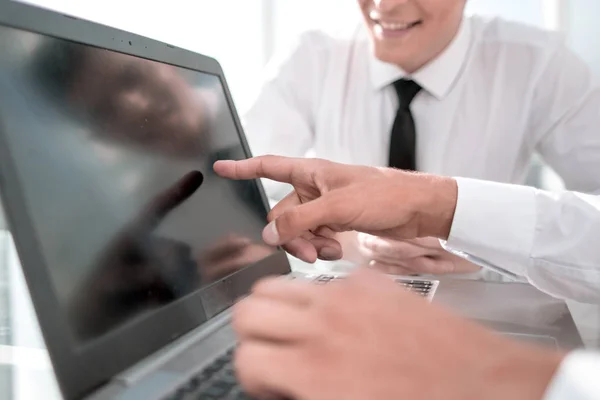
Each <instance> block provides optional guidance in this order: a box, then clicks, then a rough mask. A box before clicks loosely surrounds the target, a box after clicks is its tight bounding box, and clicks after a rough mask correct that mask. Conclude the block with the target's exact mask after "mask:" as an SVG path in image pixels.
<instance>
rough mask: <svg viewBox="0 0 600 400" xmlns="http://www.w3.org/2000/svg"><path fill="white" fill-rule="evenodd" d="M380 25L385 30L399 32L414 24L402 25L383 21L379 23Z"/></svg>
mask: <svg viewBox="0 0 600 400" xmlns="http://www.w3.org/2000/svg"><path fill="white" fill-rule="evenodd" d="M379 25H381V27H382V28H383V29H389V30H395V31H399V30H402V29H407V28H408V27H410V26H411V25H412V24H406V23H400V22H383V21H379Z"/></svg>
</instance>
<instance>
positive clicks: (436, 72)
mask: <svg viewBox="0 0 600 400" xmlns="http://www.w3.org/2000/svg"><path fill="white" fill-rule="evenodd" d="M470 44H471V24H470V21H469V19H468V18H464V19H463V22H462V23H461V25H460V28H459V30H458V33H457V34H456V36H455V37H454V39H453V40H452V42H450V45H449V46H448V47H446V49H445V50H444V51H443V52H442V53H441V54H440V55H438V56H437V58H435V59H433V60H432V61H431V62H429V63H428V64H426V65H425V66H423V67H422V68H421V69H419V70H418V71H416V72H415V73H413V74H412V75H409V74H407V73H406V72H405V71H403V70H402V69H401V68H400V67H398V66H396V65H393V64H388V63H385V62H383V61H380V60H378V59H377V58H376V57H375V56H374V55H373V54H374V53H373V51H371V52H370V54H371V56H370V60H371V62H370V64H371V81H372V83H373V87H374V89H375V90H381V89H383V88H385V87H387V86H389V85H391V84H392V83H393V82H395V81H397V80H398V79H401V78H410V79H412V80H414V81H415V82H417V83H418V84H419V85H421V87H422V88H423V89H425V90H426V91H427V92H429V93H431V94H432V95H434V96H435V97H436V98H437V99H442V98H444V97H445V96H446V94H447V93H448V92H449V91H450V88H451V87H452V84H453V83H454V81H455V80H456V78H457V77H458V74H459V73H460V71H461V69H462V67H463V65H464V63H465V61H466V58H467V53H468V51H469V46H470Z"/></svg>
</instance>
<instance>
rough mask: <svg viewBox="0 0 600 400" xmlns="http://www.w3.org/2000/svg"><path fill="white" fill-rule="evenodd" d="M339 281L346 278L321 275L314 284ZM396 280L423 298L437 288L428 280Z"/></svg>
mask: <svg viewBox="0 0 600 400" xmlns="http://www.w3.org/2000/svg"><path fill="white" fill-rule="evenodd" d="M339 279H344V277H343V276H335V275H319V276H317V277H316V278H314V282H315V283H317V284H320V285H324V284H327V283H329V282H332V281H335V280H339ZM394 280H395V281H396V283H398V284H399V285H401V286H403V287H404V288H405V289H407V290H409V291H411V292H414V293H416V294H419V295H421V296H423V297H428V296H429V295H430V293H431V291H432V290H433V289H434V287H435V285H434V282H433V281H429V280H426V279H411V278H394Z"/></svg>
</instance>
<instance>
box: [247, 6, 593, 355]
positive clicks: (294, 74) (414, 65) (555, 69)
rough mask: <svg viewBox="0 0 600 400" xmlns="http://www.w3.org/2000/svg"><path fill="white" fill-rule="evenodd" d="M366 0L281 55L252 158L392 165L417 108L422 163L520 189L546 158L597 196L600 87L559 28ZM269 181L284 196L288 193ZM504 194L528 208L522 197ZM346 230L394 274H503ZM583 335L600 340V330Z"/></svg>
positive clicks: (433, 245)
mask: <svg viewBox="0 0 600 400" xmlns="http://www.w3.org/2000/svg"><path fill="white" fill-rule="evenodd" d="M358 4H359V6H360V7H361V9H362V11H363V15H364V20H365V22H364V23H363V24H362V26H361V27H359V28H358V29H356V31H355V32H353V33H352V34H351V35H340V36H339V37H333V36H330V35H326V34H324V33H320V32H309V33H306V34H305V35H303V36H302V37H301V39H300V41H299V43H297V45H296V46H295V47H293V48H292V49H291V50H290V51H288V52H287V53H286V54H281V55H280V56H278V57H277V58H275V59H274V60H273V61H272V62H271V63H270V65H269V67H268V70H267V79H266V82H265V84H264V87H263V89H262V91H261V92H260V94H259V95H258V97H257V98H256V101H255V102H254V104H253V106H252V107H251V108H250V109H249V110H248V112H247V113H245V115H244V116H243V124H244V127H245V130H246V133H247V136H248V140H249V143H250V146H251V149H252V151H253V153H254V154H255V155H261V154H280V155H286V156H293V157H303V156H306V155H309V156H310V155H312V156H316V157H320V158H325V159H330V160H333V161H337V162H343V163H350V164H364V165H376V166H390V165H394V164H393V163H392V161H393V157H392V156H394V155H397V154H396V153H397V152H402V151H403V150H405V149H407V148H408V147H410V145H411V143H410V141H409V142H408V144H397V143H398V140H395V136H394V133H396V129H395V128H396V127H397V126H405V125H406V123H404V122H405V120H402V119H401V118H400V116H401V115H404V114H406V110H408V111H409V112H410V118H412V121H413V128H414V130H413V132H416V133H414V134H415V136H416V138H415V139H414V140H413V143H412V148H411V150H412V152H413V153H414V154H413V159H414V160H413V161H414V166H415V168H416V169H417V170H419V171H423V172H429V173H435V174H440V175H446V176H463V177H470V178H479V179H486V180H490V181H496V182H506V183H523V181H524V178H525V175H526V173H527V169H528V166H529V163H530V160H531V158H532V155H533V154H534V153H536V152H537V153H539V154H540V155H541V156H542V158H543V159H544V161H545V162H546V163H547V164H549V165H550V166H551V167H553V169H554V170H555V171H556V172H557V173H558V174H559V175H560V176H561V177H562V178H563V180H564V182H565V185H566V187H567V188H568V189H570V190H576V191H580V192H584V193H595V192H598V191H599V190H600V174H599V173H598V171H600V132H599V127H600V89H599V87H598V86H596V85H595V83H594V78H593V75H592V72H591V71H590V69H589V68H588V67H587V66H586V65H585V63H584V62H583V61H581V60H580V59H579V58H578V57H576V56H575V55H574V54H573V53H572V52H571V51H570V50H569V49H568V48H567V47H566V46H565V44H564V42H563V40H562V37H561V36H560V35H559V34H558V33H552V32H546V31H541V30H538V29H536V28H533V27H528V26H524V25H521V24H517V23H512V22H506V21H502V20H491V21H486V20H483V19H481V18H478V17H472V18H467V17H463V11H464V5H465V0H358ZM399 79H405V80H411V81H413V82H416V83H417V84H418V85H419V86H420V88H421V89H420V90H419V91H418V92H417V93H416V94H414V93H410V94H409V96H410V95H414V97H413V98H412V101H410V102H409V103H410V104H409V105H408V106H407V105H406V101H403V100H402V97H403V96H402V95H400V96H399V95H398V93H397V90H395V89H396V87H397V84H395V83H396V82H398V80H399ZM399 97H400V98H399ZM404 97H406V96H404ZM404 100H410V99H404ZM403 108H404V109H405V112H401V109H403ZM398 121H400V122H398ZM409 122H410V119H409ZM391 143H396V145H395V146H391V145H390V144H391ZM401 143H402V142H401ZM394 166H395V165H394ZM265 184H266V186H265V187H266V190H267V193H268V194H269V195H270V196H271V197H273V198H275V199H280V198H281V197H282V196H283V195H285V193H286V192H287V190H289V188H288V187H287V186H285V185H281V184H274V183H272V182H265ZM507 201H509V202H510V203H511V204H513V207H514V208H516V209H517V208H523V209H525V208H526V205H521V204H520V203H519V202H518V201H519V198H515V199H511V200H507ZM472 206H473V207H477V203H475V204H473V205H472ZM495 217H496V219H494V220H489V221H488V222H487V226H488V227H489V228H490V229H492V228H493V227H494V225H495V224H498V223H499V222H501V220H502V218H503V216H502V215H496V216H495ZM498 219H499V220H500V221H498ZM528 221H531V218H525V219H524V220H523V225H522V228H523V229H521V230H519V231H515V232H511V237H510V240H511V243H512V242H520V243H527V242H528V241H529V238H528V237H527V236H526V232H531V230H532V229H533V227H532V226H531V225H527V226H525V224H526V223H527V222H528ZM346 236H347V237H346V238H345V250H346V251H345V254H346V256H347V258H348V259H350V260H351V261H355V262H360V263H371V265H373V266H374V267H377V268H379V269H380V270H383V271H386V272H393V273H398V274H414V273H417V274H419V273H431V274H442V273H468V274H466V275H464V276H466V277H471V278H484V279H491V280H500V279H502V278H501V277H500V276H499V275H497V274H494V273H490V272H489V271H480V270H479V268H478V267H476V266H475V265H473V264H471V263H470V262H467V261H465V260H464V259H463V258H460V257H457V256H455V255H453V254H451V253H449V252H446V251H444V250H443V249H442V247H441V246H440V245H439V242H438V241H437V240H435V239H432V238H420V239H417V240H407V241H401V240H387V239H383V238H379V237H376V236H372V235H367V234H359V235H355V234H350V235H346ZM503 239H504V238H496V239H495V241H499V240H503ZM322 258H324V259H327V258H328V257H327V255H326V254H323V257H322ZM569 306H570V308H571V310H572V311H573V312H574V318H575V320H576V322H577V324H578V326H579V327H580V328H583V329H585V330H586V331H587V332H591V331H593V330H595V329H596V330H597V328H598V326H599V324H600V309H599V308H598V307H590V306H581V305H579V304H574V303H569ZM584 336H585V337H584V339H585V341H586V343H587V344H589V345H592V346H600V335H598V334H592V335H584Z"/></svg>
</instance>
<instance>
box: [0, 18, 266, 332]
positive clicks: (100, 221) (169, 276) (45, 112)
mask: <svg viewBox="0 0 600 400" xmlns="http://www.w3.org/2000/svg"><path fill="white" fill-rule="evenodd" d="M0 41H1V42H2V43H1V44H2V46H1V48H2V49H3V53H2V56H1V59H0V64H2V65H1V67H2V68H0V92H1V93H2V96H3V98H4V99H8V100H3V103H4V104H3V106H2V109H1V110H0V120H1V122H2V123H3V125H4V128H5V131H6V135H7V138H8V146H9V151H10V153H11V154H12V156H13V159H14V162H15V164H16V170H17V171H16V173H17V175H18V178H19V181H20V183H21V186H22V190H23V193H24V197H25V203H26V204H25V205H24V206H25V207H26V209H27V210H28V213H29V216H30V218H31V220H32V223H33V225H34V229H35V233H36V236H37V239H38V240H39V243H40V245H41V248H42V252H43V256H44V259H45V261H46V265H47V266H48V268H49V272H50V275H51V279H52V283H53V286H54V289H55V291H56V295H57V296H58V298H59V299H60V302H61V304H62V306H63V307H64V313H65V315H66V317H67V319H68V321H69V325H70V327H71V330H72V333H73V336H74V338H75V339H76V341H77V342H78V343H80V344H82V343H86V342H87V341H88V340H91V339H94V338H98V337H100V336H102V335H104V334H106V333H108V332H109V331H111V330H113V329H115V328H116V327H119V326H122V325H123V324H125V323H126V322H129V321H132V320H133V319H135V318H139V317H141V316H143V315H145V314H147V313H149V312H151V311H152V310H155V309H157V308H159V307H162V306H165V305H166V304H169V303H172V302H174V301H176V300H178V299H180V298H182V297H184V296H186V295H188V294H190V293H192V292H194V291H197V290H198V289H200V288H202V287H204V286H206V285H207V284H210V283H211V282H214V281H215V280H218V279H221V278H223V277H225V276H228V275H230V274H232V273H234V272H236V271H237V270H239V269H241V268H244V267H246V266H248V265H250V264H253V263H256V262H258V261H260V260H262V259H264V258H265V257H267V256H268V255H270V254H272V253H273V252H274V249H272V248H269V247H266V246H265V245H263V244H262V241H261V230H262V227H263V225H264V222H265V219H266V212H265V209H264V206H263V203H262V200H261V196H260V192H259V191H258V187H257V186H256V184H255V183H254V182H230V181H226V180H223V179H221V178H218V177H217V176H215V175H214V173H213V172H212V163H213V162H214V161H215V160H217V159H240V158H243V157H244V151H243V148H242V145H241V142H240V138H239V137H238V133H237V129H236V126H235V122H234V120H233V117H232V113H231V110H230V109H229V107H228V104H227V101H226V98H225V94H224V90H223V87H222V84H221V81H220V79H219V78H218V77H217V76H213V75H210V74H204V73H200V72H196V71H191V70H187V69H182V68H178V67H174V66H171V65H166V64H162V63H157V62H153V61H148V60H144V59H141V58H136V57H132V56H129V55H124V54H120V53H116V52H111V51H107V50H103V49H97V48H92V47H88V46H82V45H79V44H75V43H71V42H67V41H63V40H58V39H52V38H48V37H45V36H40V35H36V34H32V33H27V32H23V31H18V30H15V29H11V28H6V27H0ZM198 306H199V307H200V304H199V305H198Z"/></svg>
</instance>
